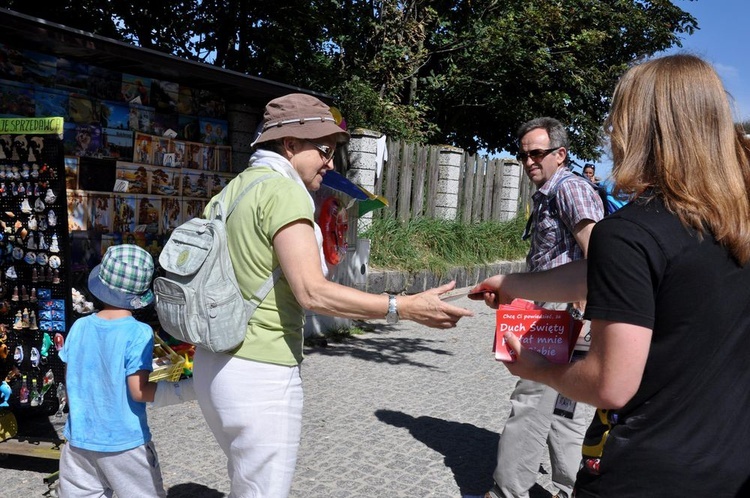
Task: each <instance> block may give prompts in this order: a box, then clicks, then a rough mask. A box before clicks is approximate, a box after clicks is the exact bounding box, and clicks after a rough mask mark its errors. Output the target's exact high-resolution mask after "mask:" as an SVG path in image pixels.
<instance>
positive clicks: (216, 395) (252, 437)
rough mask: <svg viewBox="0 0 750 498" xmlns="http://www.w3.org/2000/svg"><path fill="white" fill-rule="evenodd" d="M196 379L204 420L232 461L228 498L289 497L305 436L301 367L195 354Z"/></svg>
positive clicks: (230, 463) (212, 354) (227, 356)
mask: <svg viewBox="0 0 750 498" xmlns="http://www.w3.org/2000/svg"><path fill="white" fill-rule="evenodd" d="M193 377H194V379H195V382H194V387H195V393H196V398H197V399H198V403H199V405H200V407H201V411H202V412H203V416H204V417H205V419H206V422H207V423H208V426H209V428H210V429H211V431H212V432H213V434H214V436H215V437H216V440H217V441H218V443H219V446H221V449H222V450H224V453H225V454H226V455H227V458H228V463H227V468H228V471H229V480H230V483H231V491H230V493H229V497H228V498H285V497H286V496H288V495H289V491H290V489H291V487H292V478H293V477H294V468H295V465H296V464H297V450H298V448H299V440H300V434H301V432H302V402H303V396H302V380H301V378H300V369H299V367H298V366H295V367H286V366H280V365H271V364H267V363H260V362H256V361H250V360H244V359H241V358H235V357H233V356H230V355H226V354H217V353H212V352H210V351H207V350H204V349H201V348H197V350H196V353H195V359H194V366H193Z"/></svg>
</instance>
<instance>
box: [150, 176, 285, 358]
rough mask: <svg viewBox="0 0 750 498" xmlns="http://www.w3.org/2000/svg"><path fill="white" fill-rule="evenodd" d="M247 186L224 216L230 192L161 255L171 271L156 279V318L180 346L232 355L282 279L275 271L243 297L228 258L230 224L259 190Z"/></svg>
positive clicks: (173, 239) (183, 230) (174, 235)
mask: <svg viewBox="0 0 750 498" xmlns="http://www.w3.org/2000/svg"><path fill="white" fill-rule="evenodd" d="M272 176H274V175H273V174H268V175H263V176H261V177H260V178H258V179H256V180H254V181H253V182H252V183H250V185H248V186H247V187H246V188H245V189H244V190H242V192H241V193H240V194H239V195H238V196H237V198H236V199H235V200H234V202H232V205H231V207H230V208H229V210H228V211H227V213H226V216H225V215H224V209H225V206H224V197H225V196H226V193H227V189H226V188H225V189H224V191H223V192H222V194H221V197H219V199H218V200H216V201H213V204H212V205H211V210H210V212H209V213H210V214H209V217H208V219H201V218H193V219H191V220H189V221H187V222H185V223H183V224H182V225H180V226H178V227H177V228H175V229H174V232H172V235H171V236H170V237H169V240H168V241H167V243H166V244H165V245H164V249H163V250H162V252H161V255H160V256H159V264H160V265H161V267H162V268H163V269H164V270H165V271H166V275H165V276H164V277H157V278H156V279H155V280H154V294H155V295H156V305H155V306H156V314H157V315H158V316H159V323H160V324H161V327H162V328H163V329H164V330H165V331H166V332H168V333H169V334H170V335H171V336H173V337H174V338H176V339H179V340H180V341H183V342H187V343H190V344H194V345H196V346H199V347H202V348H205V349H208V350H210V351H214V352H225V351H230V350H232V349H234V348H236V347H237V346H239V345H240V344H242V341H243V340H244V339H245V331H246V329H247V323H248V321H249V320H250V317H251V316H252V315H253V313H254V312H255V310H256V309H257V308H258V305H259V304H260V303H261V302H262V301H263V299H265V297H266V295H267V294H268V293H269V292H270V290H271V289H272V288H273V286H274V285H275V284H276V281H277V280H278V279H279V276H280V275H281V268H280V267H278V266H277V267H276V268H275V269H274V270H273V272H272V273H271V275H270V276H269V277H268V279H267V280H266V281H265V282H264V283H263V285H262V286H261V288H260V289H258V290H257V291H256V292H255V293H253V295H252V298H251V300H249V301H248V300H245V299H244V298H243V297H242V293H241V292H240V288H239V285H238V284H237V278H236V277H235V274H234V268H233V267H232V261H231V260H230V259H229V248H228V247H227V234H226V226H225V221H226V219H227V218H228V217H229V215H230V214H232V211H234V208H235V207H236V206H237V204H238V203H239V201H240V199H242V197H244V195H245V194H246V193H247V192H248V191H249V190H250V189H251V188H253V187H254V186H256V185H257V184H259V183H260V182H262V181H264V180H266V179H268V178H270V177H272Z"/></svg>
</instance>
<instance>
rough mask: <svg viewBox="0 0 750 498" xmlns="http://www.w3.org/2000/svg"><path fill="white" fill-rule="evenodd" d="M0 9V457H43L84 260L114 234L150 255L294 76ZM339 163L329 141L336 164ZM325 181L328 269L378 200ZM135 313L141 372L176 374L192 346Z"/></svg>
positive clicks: (81, 310) (57, 440) (56, 433)
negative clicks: (279, 76) (146, 361)
mask: <svg viewBox="0 0 750 498" xmlns="http://www.w3.org/2000/svg"><path fill="white" fill-rule="evenodd" d="M4 14H5V17H3V18H2V19H0V25H2V27H3V28H4V29H3V30H0V60H2V61H3V64H0V205H2V209H0V255H1V257H0V369H1V370H2V372H0V375H1V376H2V377H0V378H1V379H5V381H4V382H2V384H0V454H2V453H6V454H21V455H28V456H36V457H43V458H59V449H60V445H61V443H62V442H63V441H62V428H63V426H64V423H65V420H66V401H65V390H64V385H63V383H64V365H63V363H62V362H61V361H60V359H59V356H58V351H59V350H60V349H61V348H62V346H63V344H64V342H65V337H66V333H67V331H68V330H69V329H70V326H71V325H72V323H73V321H75V319H76V318H78V317H80V316H83V315H86V314H88V313H91V312H92V311H93V303H92V301H93V299H92V296H91V295H90V294H89V293H88V289H87V277H88V274H89V272H90V270H91V269H92V268H93V267H94V266H96V265H97V264H98V263H99V262H100V261H101V258H102V255H103V254H104V252H105V251H106V249H107V248H108V247H109V246H111V245H115V244H122V243H132V244H137V245H139V246H141V247H143V248H145V249H146V250H148V251H149V252H150V253H151V254H152V256H153V257H154V260H155V261H158V256H159V254H160V252H161V250H162V247H163V246H164V243H165V241H166V240H167V238H168V236H169V233H170V232H171V231H172V230H173V229H174V228H175V227H177V226H178V225H180V224H181V223H183V222H184V221H187V220H188V219H190V218H192V217H194V216H199V215H200V214H201V213H202V211H203V208H204V206H205V204H206V202H207V201H208V199H210V198H211V197H212V196H213V195H215V194H216V193H218V192H219V191H220V190H221V189H222V188H223V187H224V186H225V185H226V184H227V183H228V182H229V181H230V180H231V179H232V178H233V177H234V176H235V175H236V174H237V173H238V172H239V171H241V170H242V169H244V164H246V161H247V159H248V158H249V155H250V151H251V147H250V143H251V141H252V135H253V131H254V129H255V126H256V124H257V122H258V119H259V118H260V115H261V114H262V109H263V105H265V103H266V102H268V100H270V99H272V98H275V97H278V96H280V95H283V94H285V93H288V92H289V91H291V90H297V89H292V88H291V87H287V86H284V85H281V84H278V83H274V82H269V81H265V80H262V79H259V78H249V77H247V76H245V75H241V74H238V73H232V72H229V71H225V70H222V71H220V72H218V71H217V70H216V69H212V68H210V67H208V66H206V65H200V64H195V63H193V62H189V61H184V60H178V59H176V58H171V57H169V56H165V55H163V54H156V53H152V52H148V51H146V52H144V51H140V50H138V49H137V48H135V47H130V46H127V45H125V44H120V43H117V42H114V41H111V40H107V39H102V38H99V37H93V36H90V35H86V34H85V33H81V32H78V31H75V32H74V31H70V30H68V29H67V28H65V27H62V26H56V25H53V24H50V23H40V22H36V21H35V20H33V19H29V18H24V17H20V16H15V15H14V14H13V13H12V12H8V11H4ZM29 33H34V36H30V35H29ZM42 33H45V34H46V36H47V38H46V39H45V40H43V42H40V41H39V39H38V38H39V37H40V36H42ZM29 47H39V48H43V49H44V51H37V50H32V49H30V48H29ZM129 71H132V73H131V72H129ZM172 77H173V78H174V79H171V78H172ZM193 85H196V86H193ZM310 93H314V92H310ZM230 107H231V112H230ZM50 116H53V117H50ZM337 117H338V118H339V119H340V114H339V115H337ZM342 126H343V127H345V126H346V125H345V124H342ZM346 161H347V157H346V151H345V150H339V151H338V152H337V157H336V164H337V165H341V164H344V163H345V162H346ZM233 163H234V164H233ZM325 180H326V188H324V189H321V191H320V192H319V193H318V194H317V195H316V203H317V204H318V212H319V213H320V216H321V217H322V218H321V219H320V220H319V221H320V223H321V224H323V225H324V226H326V234H327V239H326V247H325V256H326V260H327V262H328V264H329V265H330V266H331V267H334V266H336V265H337V264H339V263H340V262H341V261H342V259H343V258H344V257H345V254H346V247H347V240H348V241H349V243H351V241H354V240H356V225H357V224H356V222H355V221H356V219H357V217H358V215H361V214H362V213H363V212H366V211H367V210H371V209H377V208H379V207H383V206H384V205H386V204H387V203H386V201H385V200H384V199H382V198H380V197H378V196H374V195H373V194H370V193H369V192H367V191H365V190H363V189H361V188H359V187H357V186H356V185H354V184H352V183H351V182H350V181H349V180H347V179H346V178H345V177H344V176H342V175H339V174H335V173H334V172H331V173H330V174H328V175H326V177H325ZM355 201H359V206H358V207H356V206H355ZM363 210H364V211H363ZM343 266H344V265H338V267H339V268H341V267H343ZM341 273H342V274H343V273H344V272H343V271H342V272H341ZM334 275H335V272H334ZM334 278H336V277H335V276H334ZM136 318H138V319H139V320H141V321H144V322H147V323H150V324H152V326H153V327H154V330H155V333H156V336H155V341H156V346H155V350H154V364H153V366H154V372H153V373H152V374H151V376H150V379H151V380H154V381H159V380H177V379H179V378H180V377H181V376H182V375H190V374H191V368H192V356H191V354H192V349H191V348H192V347H191V346H190V345H186V344H183V343H176V342H175V341H174V340H172V339H171V338H170V337H169V336H168V335H167V334H165V333H160V331H159V324H158V320H157V318H156V314H155V313H154V312H153V309H147V310H145V311H142V312H138V313H137V314H136ZM29 443H33V444H29Z"/></svg>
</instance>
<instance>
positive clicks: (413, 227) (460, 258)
mask: <svg viewBox="0 0 750 498" xmlns="http://www.w3.org/2000/svg"><path fill="white" fill-rule="evenodd" d="M525 223H526V220H524V219H523V218H522V217H517V218H515V219H514V220H512V221H509V222H503V223H501V222H497V221H485V222H481V223H472V224H464V223H461V222H458V221H447V220H436V219H429V218H417V219H412V220H407V221H399V220H397V219H394V218H392V217H389V218H383V219H375V220H373V223H372V225H371V226H370V227H369V228H368V229H367V230H365V231H364V232H362V233H360V235H359V236H360V237H362V238H367V239H370V241H371V242H370V265H371V266H372V267H375V268H387V269H391V270H403V271H410V272H411V271H420V270H428V271H430V272H432V273H435V274H437V275H443V274H445V273H446V272H447V271H448V270H449V269H450V268H453V267H464V268H469V267H472V266H477V265H482V264H487V263H494V262H496V261H509V260H511V261H512V260H517V259H523V258H524V257H525V256H526V253H527V252H528V250H529V245H528V243H527V242H524V241H522V240H521V233H522V232H523V229H524V226H525Z"/></svg>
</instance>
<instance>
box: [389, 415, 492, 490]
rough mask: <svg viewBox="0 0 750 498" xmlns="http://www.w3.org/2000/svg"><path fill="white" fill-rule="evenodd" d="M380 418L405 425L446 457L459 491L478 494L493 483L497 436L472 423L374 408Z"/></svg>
mask: <svg viewBox="0 0 750 498" xmlns="http://www.w3.org/2000/svg"><path fill="white" fill-rule="evenodd" d="M375 416H376V417H378V419H379V420H381V421H382V422H385V423H386V424H389V425H392V426H394V427H403V428H405V429H408V430H409V432H410V433H411V435H412V436H414V437H415V438H416V439H417V440H419V441H421V442H422V443H424V444H425V445H427V446H428V447H430V448H432V449H433V450H435V451H437V452H438V453H440V454H442V455H443V456H444V457H445V465H446V466H447V467H448V468H450V469H451V471H452V472H453V476H454V478H455V479H456V484H457V485H458V488H459V489H460V490H461V494H462V495H479V494H483V493H484V492H485V491H487V490H489V489H490V488H491V487H492V472H493V471H494V470H495V464H496V462H497V442H498V440H499V436H498V435H497V434H496V433H494V432H492V431H488V430H487V429H481V428H479V427H477V426H475V425H471V424H462V423H458V422H449V421H446V420H441V419H437V418H433V417H417V418H414V417H412V416H411V415H407V414H405V413H403V412H395V411H391V410H377V411H376V412H375Z"/></svg>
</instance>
